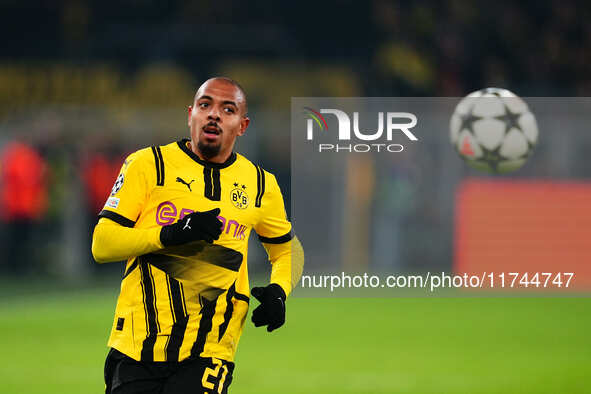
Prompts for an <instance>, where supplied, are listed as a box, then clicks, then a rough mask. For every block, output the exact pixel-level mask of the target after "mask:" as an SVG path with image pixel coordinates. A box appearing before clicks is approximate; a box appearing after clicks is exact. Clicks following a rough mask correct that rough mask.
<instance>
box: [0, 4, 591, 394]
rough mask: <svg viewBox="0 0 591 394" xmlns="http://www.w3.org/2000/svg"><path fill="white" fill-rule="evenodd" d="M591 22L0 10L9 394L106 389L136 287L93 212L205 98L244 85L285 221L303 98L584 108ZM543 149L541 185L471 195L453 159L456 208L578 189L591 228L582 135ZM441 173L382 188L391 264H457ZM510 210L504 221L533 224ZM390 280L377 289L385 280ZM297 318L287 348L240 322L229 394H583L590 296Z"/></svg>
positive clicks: (442, 302) (460, 10)
mask: <svg viewBox="0 0 591 394" xmlns="http://www.w3.org/2000/svg"><path fill="white" fill-rule="evenodd" d="M590 17H591V7H590V6H589V5H588V3H587V2H584V1H568V0H562V1H546V2H540V1H522V2H510V1H497V2H494V3H491V2H471V3H470V4H468V2H462V1H438V2H435V1H433V2H429V1H413V2H411V1H381V0H372V1H366V2H353V1H334V2H307V1H303V2H302V1H300V2H289V3H284V4H283V3H281V2H272V1H262V2H257V4H256V5H253V4H250V3H248V2H241V1H233V0H230V1H226V2H216V3H210V2H205V1H169V2H157V1H149V0H134V1H130V0H127V1H121V2H117V3H116V4H115V3H114V4H112V5H106V4H105V3H104V2H93V1H89V0H68V1H66V0H61V1H53V2H37V3H35V2H22V1H15V0H6V1H3V2H1V3H0V29H1V31H2V33H3V34H0V48H2V50H1V51H0V349H2V354H3V357H2V361H0V380H1V381H2V382H3V383H2V389H1V390H0V391H2V392H3V393H25V394H28V393H62V394H66V393H99V392H101V391H102V390H103V382H102V365H103V361H104V357H105V355H106V352H107V348H106V340H107V337H108V334H109V330H110V327H111V323H112V313H113V311H114V307H115V300H116V297H117V295H118V286H119V281H120V276H121V273H122V270H123V267H122V265H121V264H118V263H114V264H107V265H101V266H99V265H98V264H96V263H94V262H93V261H92V256H91V255H90V237H91V234H92V228H93V226H94V224H95V223H96V214H97V213H98V212H99V211H100V209H101V207H102V205H103V203H104V200H105V198H106V197H107V195H108V193H109V190H110V189H111V187H112V184H113V181H114V178H115V176H116V174H117V172H118V170H119V167H120V165H121V163H122V160H123V158H124V157H125V155H126V154H128V153H130V152H132V151H134V150H136V149H139V148H142V147H145V146H148V145H153V144H163V143H167V142H170V141H171V140H174V139H178V138H181V137H186V136H188V130H187V127H186V111H187V106H188V105H190V104H191V101H192V97H193V94H194V92H195V90H196V88H197V87H198V86H199V85H200V83H201V82H202V81H203V80H205V79H206V78H208V77H211V76H215V75H225V76H229V77H232V78H235V79H237V80H238V81H239V82H240V83H241V84H242V85H243V86H244V88H245V90H246V92H247V94H248V97H249V107H250V117H251V119H252V123H251V126H250V128H249V130H248V133H247V135H246V136H245V137H243V138H241V139H240V140H239V143H238V148H237V149H238V151H240V152H241V153H244V154H245V155H246V156H247V157H249V158H250V159H252V160H253V161H257V162H259V163H260V164H262V165H263V167H265V168H266V169H268V170H270V171H271V172H273V173H275V174H276V175H277V178H278V180H279V183H280V186H281V187H282V189H283V190H284V193H285V195H286V196H287V197H288V201H289V196H290V195H291V190H290V185H291V182H290V157H291V144H290V99H291V97H314V96H318V97H331V96H337V97H339V96H345V97H347V96H358V97H363V96H376V97H393V96H431V97H444V96H446V97H460V96H463V95H465V94H467V93H469V92H472V91H474V90H478V89H481V88H484V87H487V86H498V87H504V88H507V89H510V90H512V91H513V92H515V93H516V94H518V95H520V96H522V97H527V96H546V97H556V96H589V95H590V93H591V74H589V72H588V70H589V67H590V64H591V24H589V23H588V21H589V20H590ZM585 116H588V114H586V115H581V117H582V119H585ZM442 130H444V132H445V133H447V125H443V126H442ZM541 130H543V128H542V127H541ZM542 140H544V141H545V142H544V144H545V145H544V147H545V148H543V149H541V150H540V151H537V152H536V153H534V155H540V156H539V157H538V160H542V161H541V162H540V161H538V163H541V164H539V165H540V166H541V167H538V166H537V165H536V167H535V171H534V169H533V167H531V166H530V167H528V165H530V163H528V164H526V166H525V167H524V169H522V170H520V171H518V172H517V173H516V174H515V175H513V176H511V177H490V176H487V177H485V178H484V179H483V178H482V177H478V178H474V176H478V175H479V174H478V173H476V172H473V171H471V170H470V171H469V170H467V169H465V168H463V167H462V166H461V162H459V159H457V158H455V157H453V155H451V153H450V160H451V161H447V162H444V163H449V165H450V166H453V167H454V168H456V170H455V171H459V174H460V175H461V176H462V177H465V180H466V182H467V183H462V185H463V186H462V188H461V189H460V188H458V190H457V191H458V193H459V194H458V195H460V196H461V197H462V198H466V199H468V200H467V201H468V202H469V204H467V205H463V204H460V205H459V206H458V205H454V203H453V202H450V204H451V206H452V207H459V209H468V210H469V209H476V212H477V213H482V212H486V211H487V210H488V211H490V210H491V209H497V208H496V207H497V205H495V204H496V203H498V199H495V197H494V196H495V195H494V194H491V193H482V192H481V191H482V190H486V189H482V188H481V187H474V185H476V186H483V185H484V186H486V185H489V183H490V182H508V181H510V180H514V179H519V180H527V181H531V182H541V181H543V182H546V183H555V182H563V183H564V182H567V183H569V184H570V185H577V187H580V189H576V190H575V189H572V190H573V192H576V193H579V194H577V195H578V196H582V198H581V199H578V200H577V203H578V204H580V205H578V206H577V207H579V209H581V210H582V211H575V212H574V213H573V212H571V213H569V215H571V216H570V217H586V216H581V215H579V212H582V213H583V214H586V211H585V210H584V208H583V207H584V206H585V205H584V204H582V203H580V201H581V200H585V198H586V196H587V194H586V193H588V192H587V191H586V190H587V188H588V186H589V184H588V179H589V177H590V176H591V166H590V165H589V161H588V160H587V159H586V153H587V152H588V147H589V138H588V136H587V135H584V133H581V134H579V135H577V136H575V137H574V138H569V139H567V138H564V135H562V134H561V130H560V128H559V127H557V128H554V129H552V132H550V133H546V134H541V136H540V141H542ZM437 141H439V142H437V144H435V145H434V146H430V147H429V149H430V151H432V152H442V153H441V154H445V155H447V154H448V153H446V152H450V151H451V147H450V146H449V144H448V141H447V138H440V139H437ZM541 146H542V145H541ZM540 157H541V158H543V159H539V158H540ZM435 159H437V158H436V157H425V158H424V160H425V161H424V162H423V163H422V164H421V167H420V171H419V170H417V168H415V167H413V166H410V165H408V164H407V163H405V162H404V160H401V162H400V163H397V162H393V163H392V167H391V169H390V170H388V169H385V170H384V171H385V172H383V173H382V172H379V173H377V172H376V173H375V174H374V175H375V176H376V177H377V178H378V179H383V180H386V181H387V182H386V183H385V184H386V186H387V192H376V193H375V195H376V196H379V205H376V207H378V208H379V209H382V210H384V212H386V213H387V215H386V216H385V217H390V218H391V221H389V220H385V221H384V220H383V221H382V222H381V223H380V226H382V227H383V228H388V226H390V223H391V226H392V227H393V228H397V229H400V234H397V235H396V239H397V246H396V256H397V257H396V259H392V264H405V263H408V262H410V261H415V260H416V261H419V262H421V261H423V262H427V261H428V262H431V263H434V264H436V265H437V266H438V267H442V268H443V269H445V270H449V271H451V270H452V268H453V266H454V256H457V254H454V252H453V248H454V245H456V244H455V239H454V236H453V234H455V233H454V231H455V228H454V221H453V216H452V214H453V212H449V210H446V209H447V208H446V207H447V206H448V205H444V204H438V203H437V199H431V198H429V196H437V195H438V194H437V191H436V190H434V189H430V188H428V187H427V188H426V189H425V187H426V186H425V185H426V183H427V181H428V179H429V178H428V176H427V175H428V174H429V172H428V168H429V163H434V162H435ZM456 159H457V160H456ZM458 166H459V170H458ZM438 170H439V171H443V170H442V169H441V166H439V167H438ZM443 172H444V171H443ZM351 176H352V177H354V176H355V175H354V174H352V175H351ZM443 185H444V186H445V184H443ZM425 190H427V192H424V191H425ZM494 190H495V192H497V193H498V192H499V190H501V195H500V196H499V198H502V196H506V194H502V193H503V190H506V189H499V188H495V189H494ZM460 192H461V193H460ZM351 193H352V195H353V196H358V195H359V194H360V193H361V194H363V196H364V197H363V196H362V197H363V198H367V196H366V195H365V194H364V193H366V191H362V190H355V189H353V190H351ZM551 197H552V196H550V195H548V194H545V196H544V198H543V199H542V200H540V199H537V200H536V201H538V202H541V203H544V201H545V202H546V203H548V201H551V200H550V199H551ZM459 201H464V200H461V199H460V200H459ZM321 203H322V202H319V204H321ZM517 203H519V204H523V205H514V204H510V205H509V207H510V208H513V209H516V207H517V206H524V207H527V202H523V201H521V200H520V201H517ZM517 203H516V204H517ZM551 205H552V204H550V203H548V206H549V207H550V206H551ZM479 207H480V208H479ZM491 207H495V208H491ZM287 209H288V211H290V209H291V204H289V203H288V204H287ZM454 212H455V211H454ZM388 215H389V216H388ZM573 215H574V216H573ZM483 217H484V219H487V218H488V219H487V220H490V221H494V219H497V217H496V216H494V215H488V216H486V215H484V216H483ZM552 217H553V218H554V219H556V218H559V217H560V212H554V213H553V216H552ZM556 220H557V221H556ZM556 220H555V222H554V223H562V224H563V223H564V222H563V221H560V220H558V219H556ZM472 224H473V225H476V226H478V225H481V224H482V223H481V222H476V223H472ZM495 225H496V226H497V228H500V229H502V228H503V226H502V223H500V224H499V222H498V220H497V221H496V222H495ZM513 227H514V226H512V223H511V222H509V223H507V228H509V229H512V230H514V228H513ZM425 229H431V233H430V234H429V233H427V234H426V233H425V231H427V230H425ZM296 231H297V229H296ZM524 231H525V230H524ZM569 231H570V232H569V233H567V234H561V233H558V234H556V237H558V238H561V237H562V238H561V239H564V240H566V241H569V240H572V239H573V237H574V236H575V235H576V237H577V239H578V240H580V242H579V243H578V245H579V246H578V247H580V250H581V252H582V253H583V254H582V256H585V254H584V253H587V254H586V255H587V256H588V249H586V241H585V240H586V239H591V234H590V230H589V227H587V226H576V223H575V225H573V226H571V227H569ZM439 232H440V234H442V236H441V237H438V236H437V235H438V233H439ZM520 234H523V232H522V233H518V232H517V233H516V236H519V235H520ZM528 234H530V235H531V232H529V233H528ZM569 234H570V235H569ZM327 236H328V235H327ZM425 237H431V238H432V239H434V240H435V241H434V242H432V243H429V244H428V245H425V244H424V243H421V241H420V240H421V239H424V238H425ZM544 237H548V231H546V232H544ZM556 237H554V238H553V240H554V241H556V239H555V238H556ZM302 238H305V234H303V236H302ZM544 239H546V238H544ZM546 240H547V241H550V240H551V239H549V238H548V239H546ZM531 241H537V242H540V239H536V238H531V237H530V238H528V242H530V243H531ZM304 247H306V244H305V243H304ZM382 247H383V244H382ZM368 250H370V249H368ZM382 250H383V249H382ZM438 251H442V252H438ZM480 251H481V249H478V248H476V249H475V248H467V249H463V248H462V249H460V250H459V252H460V253H463V254H464V255H466V254H470V253H471V255H472V256H474V255H478V253H479V252H480ZM371 253H378V252H376V251H375V250H373V251H372V252H371ZM379 253H384V252H383V251H382V252H379ZM385 255H387V253H386V254H385ZM578 256H581V255H578ZM249 257H250V259H249V260H250V261H249V264H250V267H251V272H253V273H254V274H255V276H257V280H262V279H261V278H262V277H264V275H265V274H266V273H267V272H268V267H267V264H266V263H265V255H264V252H262V251H261V248H260V247H259V246H257V245H256V242H253V253H251V254H250V255H249ZM543 257H544V256H541V258H543ZM570 257H571V258H572V256H570ZM565 258H566V257H565ZM575 258H577V256H575ZM343 261H346V260H345V259H344V260H343ZM379 261H381V262H383V264H381V266H380V267H376V270H378V271H381V272H386V273H387V272H389V270H390V269H391V267H390V266H389V262H388V261H387V260H384V259H380V260H379ZM579 263H580V264H581V265H582V266H585V265H586V264H587V265H588V263H589V261H584V260H582V261H579ZM311 264H313V262H312V263H311ZM287 305H288V316H287V324H286V325H285V327H283V328H282V329H281V330H279V331H277V332H274V333H272V334H268V333H266V332H265V331H264V330H256V329H254V327H253V326H252V325H251V324H250V323H249V322H248V323H247V327H246V329H245V332H244V335H243V337H242V341H241V344H240V347H239V350H238V354H237V359H236V362H237V368H236V370H235V380H234V383H233V384H232V388H231V392H233V393H278V392H281V393H315V392H322V393H500V392H511V393H587V392H589V391H591V387H590V386H589V383H588V379H587V374H588V370H589V365H591V351H590V350H589V349H591V340H590V339H589V336H588V327H589V324H590V323H591V318H590V317H589V313H588V312H589V308H590V307H591V302H589V300H588V299H585V298H568V299H566V298H539V299H524V298H494V299H487V298H470V299H455V298H446V299H432V298H426V299H396V298H390V299H331V298H298V297H294V298H292V299H290V300H289V302H288V304H287Z"/></svg>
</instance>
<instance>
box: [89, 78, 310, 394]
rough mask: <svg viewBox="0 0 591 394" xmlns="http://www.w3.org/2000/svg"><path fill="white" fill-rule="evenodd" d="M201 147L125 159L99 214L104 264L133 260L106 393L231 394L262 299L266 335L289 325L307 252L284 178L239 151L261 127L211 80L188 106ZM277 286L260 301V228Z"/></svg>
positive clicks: (95, 248)
mask: <svg viewBox="0 0 591 394" xmlns="http://www.w3.org/2000/svg"><path fill="white" fill-rule="evenodd" d="M188 118H189V119H188V125H189V129H190V136H191V139H183V140H181V141H178V142H173V143H170V144H168V145H163V146H153V147H151V148H145V149H141V150H139V151H137V152H135V153H132V154H131V155H130V156H129V157H127V159H126V160H125V162H124V164H123V166H122V168H121V172H120V174H119V176H118V177H117V180H116V181H115V185H114V186H113V190H112V191H111V195H110V196H109V198H108V199H107V202H106V204H105V207H104V209H103V210H102V211H101V212H100V214H99V217H100V219H99V222H98V224H97V225H96V227H95V230H94V234H93V242H92V253H93V255H94V257H95V259H96V260H97V261H98V262H109V261H120V260H127V264H126V267H125V271H124V275H123V279H122V282H121V292H120V295H119V299H118V301H117V307H116V310H115V318H114V321H113V326H112V331H111V336H110V339H109V346H110V347H111V350H110V351H109V354H108V356H107V359H106V362H105V383H106V393H107V394H110V393H113V394H131V393H143V394H151V393H163V394H169V393H170V394H172V393H175V394H184V393H198V392H204V393H226V392H227V390H228V386H229V385H230V383H231V381H232V372H233V370H234V363H233V359H234V353H235V351H236V346H237V345H238V340H239V339H240V335H241V333H242V329H243V327H244V321H245V318H246V314H247V311H248V306H249V302H250V294H252V295H253V296H254V297H255V298H256V299H257V300H258V301H260V305H258V307H257V308H256V309H255V310H254V312H253V314H252V321H253V322H254V324H255V326H257V327H259V326H266V327H267V331H269V332H270V331H273V330H275V329H276V328H278V327H280V326H281V325H283V323H284V321H285V300H286V297H287V296H288V295H289V293H290V291H291V290H292V289H293V287H294V286H295V285H296V283H297V281H298V280H299V278H300V276H301V272H302V268H303V250H302V248H301V245H300V243H299V241H298V239H297V238H296V237H294V236H293V232H292V228H291V224H290V222H289V221H288V220H287V216H286V213H285V207H284V203H283V197H282V194H281V191H280V189H279V186H278V185H277V181H276V179H275V177H274V176H273V175H272V174H270V173H269V172H267V171H265V170H264V169H262V168H261V167H259V166H257V165H255V164H253V163H252V162H250V161H249V160H247V159H246V158H245V157H243V156H241V155H239V154H237V153H235V152H234V151H233V148H234V142H235V140H236V137H238V136H242V135H243V134H244V132H245V131H246V128H247V127H248V124H249V122H250V119H249V118H248V116H247V103H246V96H245V93H244V90H243V89H242V88H241V87H240V85H239V84H238V83H237V82H235V81H233V80H231V79H229V78H223V77H218V78H212V79H209V80H207V81H206V82H205V83H204V84H203V85H201V87H200V88H199V90H198V91H197V93H196V95H195V99H194V102H193V105H192V106H191V107H189V117H188ZM253 229H254V231H255V232H256V233H257V234H258V237H259V239H260V241H261V242H262V243H263V246H264V247H265V249H266V251H267V253H268V255H269V260H270V261H271V264H272V268H271V280H270V284H269V285H268V286H266V287H255V288H253V289H252V291H250V288H249V283H248V270H247V265H246V260H247V248H248V238H249V235H250V232H251V230H253Z"/></svg>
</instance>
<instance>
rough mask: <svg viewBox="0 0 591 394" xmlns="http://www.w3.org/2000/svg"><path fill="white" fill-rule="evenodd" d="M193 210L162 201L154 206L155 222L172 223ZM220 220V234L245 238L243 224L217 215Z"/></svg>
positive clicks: (160, 223) (163, 224)
mask: <svg viewBox="0 0 591 394" xmlns="http://www.w3.org/2000/svg"><path fill="white" fill-rule="evenodd" d="M193 212H195V211H194V210H192V209H189V208H181V209H179V208H177V206H176V205H175V204H174V203H172V202H170V201H164V202H162V203H160V205H158V208H156V223H157V224H158V225H160V226H167V225H169V224H173V223H174V222H175V221H176V220H177V219H178V220H181V219H182V218H184V217H185V216H187V215H189V214H190V213H193ZM217 218H218V219H219V220H220V221H221V222H222V234H224V233H225V234H228V235H231V236H232V237H234V238H236V239H239V240H244V239H245V238H246V234H245V232H246V229H247V227H246V226H245V225H243V224H240V223H238V221H236V220H234V219H228V218H226V217H224V216H221V215H220V216H218V217H217Z"/></svg>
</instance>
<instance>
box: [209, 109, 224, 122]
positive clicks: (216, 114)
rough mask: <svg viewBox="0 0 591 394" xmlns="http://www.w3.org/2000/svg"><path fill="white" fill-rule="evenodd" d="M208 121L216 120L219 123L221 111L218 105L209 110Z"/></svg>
mask: <svg viewBox="0 0 591 394" xmlns="http://www.w3.org/2000/svg"><path fill="white" fill-rule="evenodd" d="M207 119H209V120H215V121H216V122H219V120H220V119H221V118H220V110H219V108H218V107H217V106H216V105H212V106H211V107H210V110H209V114H207Z"/></svg>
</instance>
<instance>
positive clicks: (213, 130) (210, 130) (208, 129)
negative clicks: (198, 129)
mask: <svg viewBox="0 0 591 394" xmlns="http://www.w3.org/2000/svg"><path fill="white" fill-rule="evenodd" d="M203 132H204V133H205V134H207V135H211V136H214V135H220V134H221V132H222V130H221V129H220V128H219V127H218V126H215V125H207V126H205V127H203Z"/></svg>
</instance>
